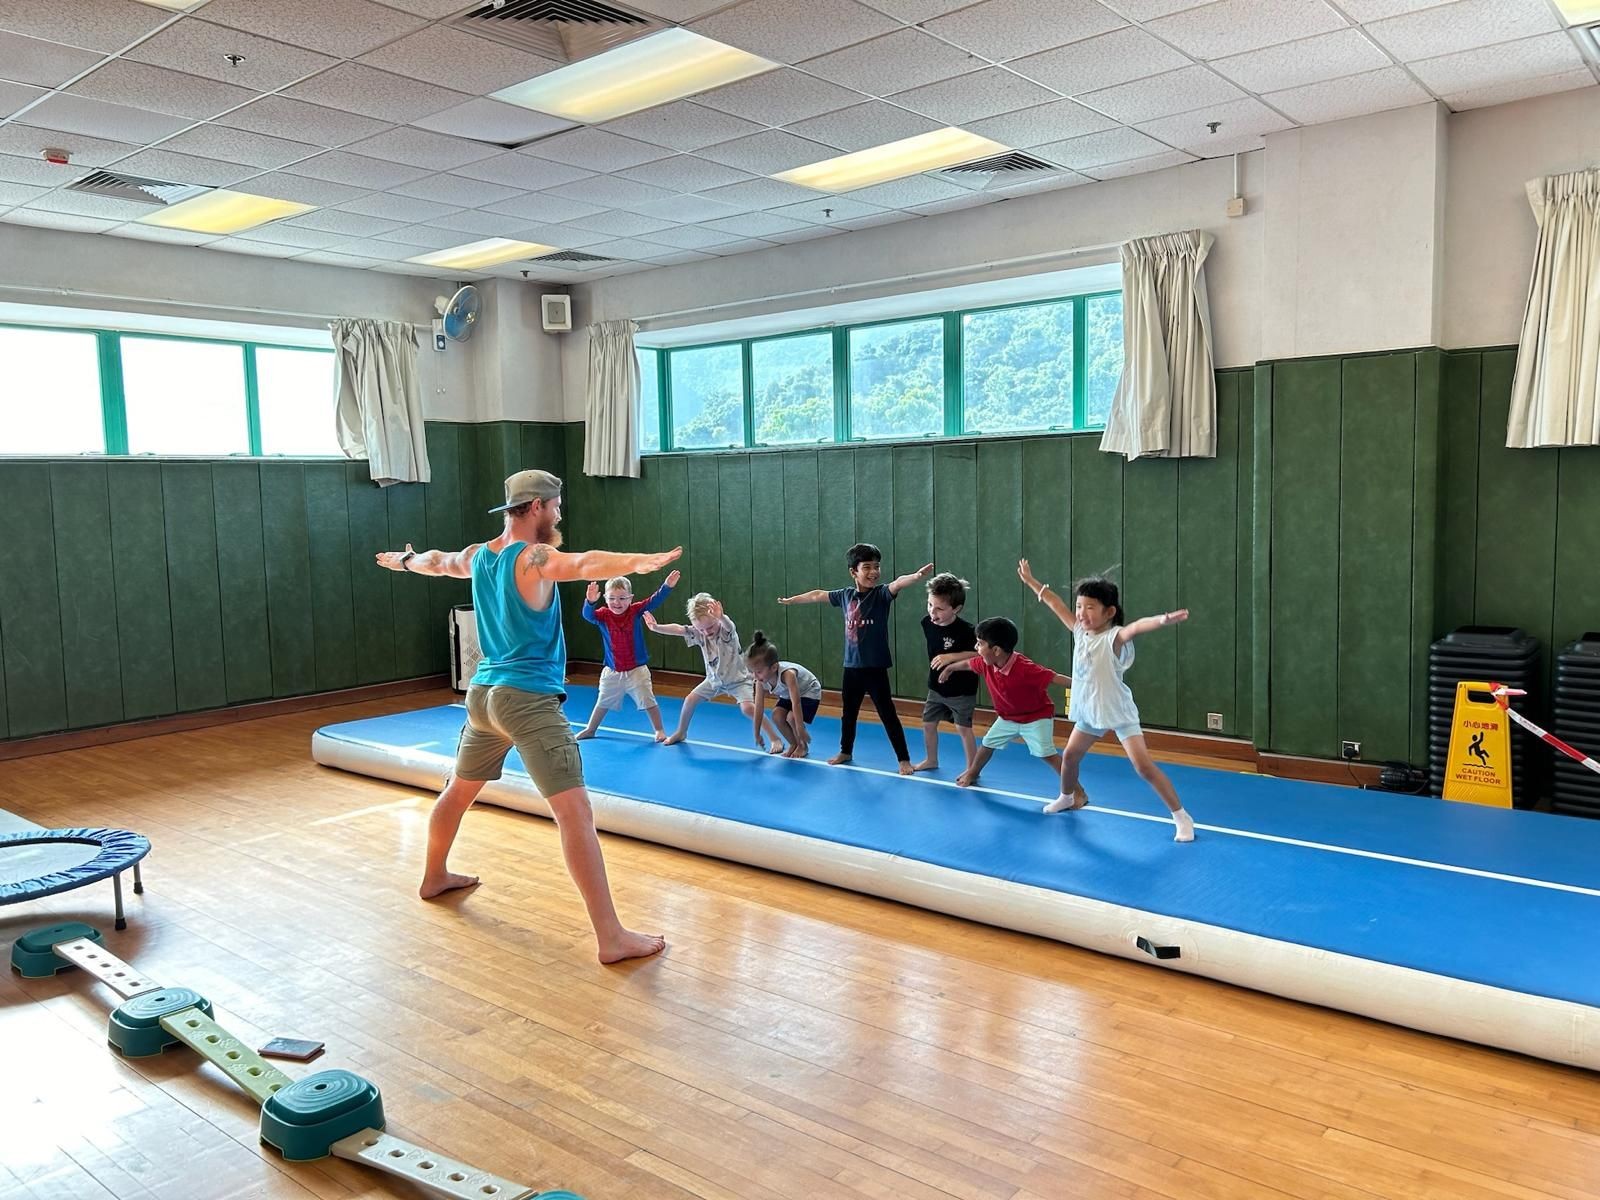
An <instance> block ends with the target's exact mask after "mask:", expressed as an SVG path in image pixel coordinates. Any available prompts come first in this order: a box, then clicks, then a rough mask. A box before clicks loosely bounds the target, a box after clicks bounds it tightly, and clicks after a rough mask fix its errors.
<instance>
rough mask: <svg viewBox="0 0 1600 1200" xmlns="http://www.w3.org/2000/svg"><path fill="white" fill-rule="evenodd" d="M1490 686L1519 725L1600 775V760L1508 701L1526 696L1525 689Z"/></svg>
mask: <svg viewBox="0 0 1600 1200" xmlns="http://www.w3.org/2000/svg"><path fill="white" fill-rule="evenodd" d="M1490 686H1491V687H1492V688H1493V691H1494V702H1495V703H1496V704H1498V705H1499V706H1500V709H1501V711H1502V712H1504V713H1505V714H1506V716H1508V717H1510V718H1511V719H1512V720H1513V721H1515V722H1516V723H1517V724H1518V725H1521V726H1522V727H1523V728H1524V729H1526V730H1527V731H1528V732H1529V733H1531V734H1533V735H1534V736H1535V737H1537V738H1539V739H1540V740H1541V741H1544V742H1548V743H1549V744H1550V745H1552V746H1554V747H1555V748H1556V749H1557V750H1559V751H1561V753H1563V754H1565V755H1566V756H1567V757H1568V758H1570V759H1572V760H1573V761H1574V762H1577V763H1580V764H1582V765H1583V766H1585V767H1588V768H1589V770H1591V771H1593V772H1594V773H1595V774H1596V775H1600V762H1595V760H1594V759H1592V758H1590V757H1589V756H1588V755H1587V754H1585V753H1584V752H1583V751H1582V750H1579V749H1578V748H1577V747H1576V746H1569V745H1568V744H1567V743H1566V742H1563V741H1562V740H1561V739H1560V738H1558V737H1557V736H1556V735H1555V734H1553V733H1546V732H1545V731H1544V730H1543V729H1540V728H1539V727H1538V726H1537V725H1535V724H1534V723H1533V722H1532V721H1530V720H1528V718H1527V717H1525V716H1523V715H1522V714H1521V713H1519V712H1518V711H1517V710H1516V709H1514V708H1512V707H1511V705H1509V704H1507V703H1506V697H1507V696H1526V695H1527V693H1526V692H1525V691H1523V690H1522V689H1521V688H1510V687H1506V685H1505V684H1503V683H1496V684H1491V685H1490Z"/></svg>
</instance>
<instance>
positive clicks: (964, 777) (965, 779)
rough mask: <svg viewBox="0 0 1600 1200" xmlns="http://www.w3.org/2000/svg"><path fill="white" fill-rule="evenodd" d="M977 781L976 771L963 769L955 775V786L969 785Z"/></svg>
mask: <svg viewBox="0 0 1600 1200" xmlns="http://www.w3.org/2000/svg"><path fill="white" fill-rule="evenodd" d="M977 782H978V775H977V772H975V771H963V772H961V774H959V775H957V776H956V786H957V787H971V786H972V785H973V784H975V783H977Z"/></svg>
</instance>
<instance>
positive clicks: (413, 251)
mask: <svg viewBox="0 0 1600 1200" xmlns="http://www.w3.org/2000/svg"><path fill="white" fill-rule="evenodd" d="M375 240H377V241H380V242H390V243H392V244H394V245H396V246H401V247H407V250H406V256H407V257H408V258H415V257H416V256H417V255H418V254H422V253H425V252H426V251H429V250H448V249H449V248H450V247H451V246H459V245H460V244H461V231H460V230H458V229H440V228H438V227H437V226H433V225H402V226H400V228H398V229H390V230H386V231H385V232H383V233H380V234H377V235H376V237H375ZM529 240H530V241H531V240H533V239H529Z"/></svg>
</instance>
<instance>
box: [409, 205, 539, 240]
mask: <svg viewBox="0 0 1600 1200" xmlns="http://www.w3.org/2000/svg"><path fill="white" fill-rule="evenodd" d="M533 219H535V218H529V217H519V216H516V215H515V214H512V213H492V212H489V211H487V210H486V209H478V208H468V209H464V210H463V211H461V212H458V213H451V214H450V215H449V216H448V217H440V218H438V219H437V220H435V221H430V222H428V224H429V225H431V226H433V227H434V228H436V229H453V230H457V231H458V232H459V234H460V236H459V237H457V238H456V240H455V241H454V242H452V243H450V244H451V245H453V246H460V245H464V244H466V243H467V242H472V241H477V240H478V239H480V238H486V237H503V238H514V239H516V240H517V241H521V240H522V239H521V238H519V237H517V235H518V234H519V233H521V232H522V230H523V229H525V228H526V227H527V226H528V223H529V221H530V220H533Z"/></svg>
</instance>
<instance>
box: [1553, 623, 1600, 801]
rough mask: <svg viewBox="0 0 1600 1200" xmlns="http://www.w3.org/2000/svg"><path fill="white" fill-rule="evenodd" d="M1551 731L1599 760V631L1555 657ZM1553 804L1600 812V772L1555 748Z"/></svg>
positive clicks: (1580, 639) (1585, 635) (1571, 645)
mask: <svg viewBox="0 0 1600 1200" xmlns="http://www.w3.org/2000/svg"><path fill="white" fill-rule="evenodd" d="M1551 723H1552V729H1551V732H1552V733H1554V734H1555V735H1556V736H1557V737H1558V738H1560V739H1561V740H1562V741H1564V742H1566V743H1568V744H1569V745H1571V746H1573V747H1575V748H1577V749H1579V750H1582V751H1583V752H1584V753H1585V754H1587V755H1588V756H1589V757H1590V758H1593V759H1600V632H1597V633H1586V634H1584V635H1583V636H1582V637H1581V638H1579V639H1578V640H1577V641H1575V642H1570V643H1568V645H1567V646H1566V647H1565V648H1564V649H1563V650H1562V651H1561V653H1560V654H1558V655H1557V656H1556V694H1555V703H1554V704H1553V705H1552V706H1551ZM1550 753H1551V754H1552V755H1553V756H1554V758H1555V768H1554V779H1553V781H1552V784H1551V788H1550V797H1551V807H1553V808H1554V809H1555V810H1556V812H1559V813H1569V814H1571V815H1572V816H1575V817H1600V775H1596V774H1595V773H1594V772H1593V771H1591V770H1589V768H1588V767H1585V766H1583V765H1582V764H1580V763H1575V762H1573V761H1572V760H1571V759H1570V758H1568V757H1567V756H1566V755H1565V754H1562V753H1560V752H1559V751H1557V750H1555V749H1553V748H1552V749H1551V750H1550Z"/></svg>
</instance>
